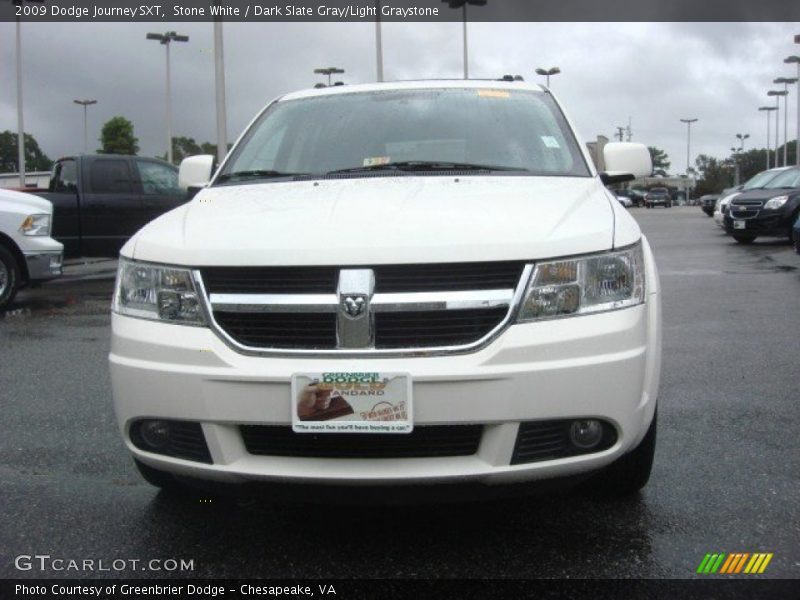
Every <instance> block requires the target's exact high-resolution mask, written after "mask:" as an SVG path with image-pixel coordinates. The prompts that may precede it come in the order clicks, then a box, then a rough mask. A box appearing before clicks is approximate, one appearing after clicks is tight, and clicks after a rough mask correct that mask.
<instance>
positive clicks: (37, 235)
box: [0, 190, 64, 310]
mask: <svg viewBox="0 0 800 600" xmlns="http://www.w3.org/2000/svg"><path fill="white" fill-rule="evenodd" d="M52 219H53V205H52V204H51V203H50V202H49V201H48V200H44V199H43V198H39V197H38V196H34V195H32V194H24V193H21V192H15V191H12V190H0V310H2V309H3V308H5V307H7V306H8V305H9V304H11V301H12V300H13V299H14V296H15V294H16V293H17V291H18V290H19V289H20V288H22V287H24V286H26V285H31V284H36V283H39V282H41V281H46V280H48V279H54V278H56V277H58V276H59V275H61V263H62V256H63V251H64V246H63V245H62V244H61V243H59V242H57V241H55V240H54V239H52V238H51V237H50V229H51V226H52Z"/></svg>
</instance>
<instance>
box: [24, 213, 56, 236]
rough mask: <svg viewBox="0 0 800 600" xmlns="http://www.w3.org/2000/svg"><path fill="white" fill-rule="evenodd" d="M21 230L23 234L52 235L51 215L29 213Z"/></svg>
mask: <svg viewBox="0 0 800 600" xmlns="http://www.w3.org/2000/svg"><path fill="white" fill-rule="evenodd" d="M19 230H20V232H21V233H22V235H50V215H28V216H27V217H25V220H24V221H23V222H22V226H21V227H20V228H19Z"/></svg>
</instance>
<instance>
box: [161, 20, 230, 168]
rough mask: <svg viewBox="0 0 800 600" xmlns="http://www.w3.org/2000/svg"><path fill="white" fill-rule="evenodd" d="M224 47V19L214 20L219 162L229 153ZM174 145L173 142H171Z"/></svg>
mask: <svg viewBox="0 0 800 600" xmlns="http://www.w3.org/2000/svg"><path fill="white" fill-rule="evenodd" d="M222 50H223V48H222V21H221V20H219V19H216V20H215V21H214V90H215V92H216V103H217V163H219V164H221V163H222V161H223V159H224V158H225V155H226V154H227V153H228V123H227V111H226V108H225V56H224V54H223V51H222ZM170 147H172V144H170Z"/></svg>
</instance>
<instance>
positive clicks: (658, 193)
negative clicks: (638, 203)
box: [644, 187, 672, 208]
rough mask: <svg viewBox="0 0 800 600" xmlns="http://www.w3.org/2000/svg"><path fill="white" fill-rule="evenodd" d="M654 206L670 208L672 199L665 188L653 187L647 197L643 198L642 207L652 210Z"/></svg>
mask: <svg viewBox="0 0 800 600" xmlns="http://www.w3.org/2000/svg"><path fill="white" fill-rule="evenodd" d="M656 206H663V207H664V208H672V197H671V196H670V195H669V190H668V189H667V188H665V187H654V188H650V189H649V190H648V192H647V195H646V196H645V197H644V207H645V208H653V207H656Z"/></svg>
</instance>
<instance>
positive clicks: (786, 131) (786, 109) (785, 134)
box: [772, 77, 797, 167]
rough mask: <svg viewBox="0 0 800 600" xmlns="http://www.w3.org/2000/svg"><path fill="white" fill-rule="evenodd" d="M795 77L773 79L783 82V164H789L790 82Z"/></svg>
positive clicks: (774, 81) (793, 81) (794, 79)
mask: <svg viewBox="0 0 800 600" xmlns="http://www.w3.org/2000/svg"><path fill="white" fill-rule="evenodd" d="M796 81H797V78H795V77H778V78H777V79H773V80H772V83H782V84H783V91H784V92H786V93H785V94H784V95H783V166H784V167H785V166H787V162H788V160H787V158H786V151H787V149H788V147H789V84H790V83H795V82H796Z"/></svg>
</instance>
